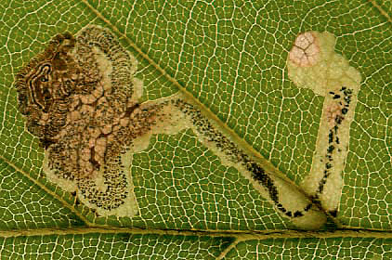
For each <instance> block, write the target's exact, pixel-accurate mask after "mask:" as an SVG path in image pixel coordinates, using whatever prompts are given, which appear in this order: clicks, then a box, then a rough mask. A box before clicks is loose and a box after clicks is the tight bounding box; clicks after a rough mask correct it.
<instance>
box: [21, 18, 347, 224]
mask: <svg viewBox="0 0 392 260" xmlns="http://www.w3.org/2000/svg"><path fill="white" fill-rule="evenodd" d="M316 38H317V37H313V38H312V37H310V36H309V35H308V36H307V37H306V41H308V42H312V39H313V40H314V39H316ZM303 42H305V40H301V43H300V42H299V43H298V46H302V45H304V43H303ZM320 46H321V45H320ZM298 55H299V54H295V55H294V56H293V57H297V58H298ZM307 55H310V56H312V55H313V56H312V57H313V58H311V59H308V61H306V62H304V61H303V59H302V60H301V58H300V61H299V62H298V61H297V63H295V65H294V66H296V67H298V66H302V65H303V66H305V65H304V64H306V66H307V67H309V68H311V66H314V64H318V62H319V61H318V60H320V59H321V58H320V57H319V56H318V54H317V51H314V52H311V53H310V54H309V53H307ZM136 67H137V61H136V60H135V58H134V57H133V56H132V55H131V54H130V53H128V52H127V51H126V50H125V49H124V48H123V47H121V45H120V43H119V42H118V40H117V39H116V37H115V36H114V35H113V34H112V33H111V32H110V31H109V30H107V29H104V28H101V27H98V26H88V27H86V28H84V29H82V30H81V31H80V32H79V33H77V34H76V35H75V37H74V36H72V35H71V34H68V33H65V34H59V35H57V36H56V37H54V39H53V40H52V41H51V42H50V43H49V46H48V47H47V48H46V49H45V51H44V52H42V53H41V54H39V55H38V56H37V57H36V58H34V59H33V60H31V61H30V62H29V63H28V64H27V65H26V66H25V67H24V68H23V69H22V70H21V71H20V72H19V74H18V75H17V81H16V84H15V85H16V88H17V90H18V101H19V110H20V111H21V113H22V114H23V115H25V117H26V127H27V130H28V131H29V132H30V133H32V134H33V135H34V136H36V137H37V138H38V139H39V141H40V144H41V146H42V147H43V148H44V149H45V160H44V172H45V173H46V174H47V176H48V178H49V179H50V180H51V181H53V182H54V183H56V184H57V185H59V186H60V187H61V188H63V189H64V190H67V191H70V192H73V193H75V192H76V194H77V196H78V198H79V200H80V201H81V202H82V203H83V204H85V205H87V206H88V207H90V208H92V209H94V210H95V211H96V212H97V214H98V215H103V216H107V215H116V216H128V217H132V216H134V215H136V214H137V213H138V206H137V201H136V198H135V195H134V193H133V183H132V176H131V174H130V166H131V164H132V158H133V154H134V153H136V152H138V151H142V150H144V149H146V148H147V147H148V144H149V140H150V137H151V135H152V134H158V133H164V134H176V133H178V132H179V131H181V130H184V129H189V128H191V129H192V130H193V131H194V132H195V133H196V135H197V136H198V138H199V139H200V140H201V141H202V142H203V144H204V145H205V146H206V147H208V148H209V149H211V150H212V151H213V152H214V153H216V154H217V155H218V156H219V157H220V158H221V161H222V163H224V164H226V165H228V166H233V167H236V168H237V169H238V171H239V172H241V173H242V174H243V176H244V177H245V178H247V179H248V180H249V181H250V182H251V183H252V184H253V186H254V187H255V189H256V190H258V191H259V192H260V193H261V194H262V195H263V196H264V197H265V198H266V199H267V200H268V201H269V202H270V203H271V204H272V205H274V207H275V208H276V209H277V211H278V212H280V213H281V215H282V216H284V217H286V218H289V219H291V220H292V222H293V223H294V224H295V225H297V226H298V227H300V228H303V229H317V228H319V227H321V226H322V225H323V224H324V223H325V221H326V216H325V214H324V213H323V212H322V211H320V209H319V208H318V206H315V205H314V204H313V203H312V202H311V201H310V200H309V199H308V198H307V197H306V196H305V195H304V194H303V193H302V192H301V191H300V190H299V189H297V188H296V187H295V185H293V184H292V183H290V182H288V181H287V180H285V179H283V178H281V177H279V176H277V175H276V174H275V173H274V172H273V171H274V170H273V169H272V170H271V168H268V167H267V168H266V167H264V165H263V163H262V162H260V160H258V159H257V158H254V157H253V156H251V155H248V154H247V153H246V152H245V151H244V150H243V149H242V148H241V147H239V146H238V145H237V144H236V143H235V142H233V141H232V140H231V139H230V138H229V137H227V136H230V135H226V134H224V132H225V130H224V129H221V128H220V127H219V126H218V125H217V124H215V123H214V122H213V121H211V120H210V119H208V118H207V117H206V116H204V114H203V113H202V112H201V110H199V109H198V108H197V106H195V105H193V104H192V103H191V102H190V101H186V100H185V99H184V98H183V97H182V96H180V95H179V94H177V95H173V96H171V97H166V98H161V99H158V100H154V101H148V102H144V103H140V102H138V100H139V98H140V96H141V92H142V83H141V82H140V81H138V80H137V79H136V78H135V77H134V73H135V71H136ZM349 89H351V88H347V89H342V88H339V89H337V90H336V91H335V90H334V91H335V92H336V95H338V94H340V95H342V105H341V106H345V105H346V103H347V102H345V99H344V98H345V96H343V95H345V93H346V94H347V97H349V98H351V97H352V96H353V95H354V94H353V93H354V92H350V91H349ZM331 91H332V90H331ZM338 91H340V92H341V93H340V92H339V93H338ZM332 99H333V98H332ZM333 100H336V99H333ZM342 109H343V107H342ZM326 113H327V112H326ZM343 114H344V112H343V110H341V112H339V107H338V108H336V107H332V106H331V107H330V108H329V110H328V116H329V118H330V120H329V121H331V122H332V123H331V126H334V123H333V121H334V118H335V117H337V115H340V116H341V117H342V118H343ZM345 115H346V114H345ZM347 115H348V116H349V115H350V114H347ZM326 116H327V115H326ZM342 120H343V119H342ZM342 120H341V121H342ZM345 120H346V119H345ZM343 121H344V120H343ZM346 121H347V120H346ZM332 131H334V130H333V129H332ZM337 133H338V132H336V131H335V132H333V133H332V134H333V138H335V139H336V137H337ZM339 133H340V132H339ZM335 139H334V140H335ZM334 142H335V141H334ZM335 143H336V142H335ZM332 152H333V151H331V153H332Z"/></svg>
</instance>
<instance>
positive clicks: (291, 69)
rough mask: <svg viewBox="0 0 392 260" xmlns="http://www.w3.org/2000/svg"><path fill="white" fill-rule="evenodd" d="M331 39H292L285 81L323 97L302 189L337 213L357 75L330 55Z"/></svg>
mask: <svg viewBox="0 0 392 260" xmlns="http://www.w3.org/2000/svg"><path fill="white" fill-rule="evenodd" d="M335 42H336V38H335V36H334V35H333V34H331V33H328V32H323V33H319V32H305V33H302V34H300V35H298V36H297V39H296V40H295V42H294V45H293V48H292V49H291V51H290V53H289V55H288V59H287V69H288V75H289V78H290V79H291V80H292V81H293V82H294V83H295V85H296V86H297V87H300V88H309V89H311V90H312V91H313V92H314V93H315V94H316V95H320V96H323V97H324V104H323V109H322V115H321V119H320V126H319V132H318V135H317V142H316V145H315V152H314V155H313V160H312V167H311V171H310V173H309V174H308V175H307V176H306V178H305V179H304V180H303V182H302V184H301V187H302V188H303V189H304V190H305V191H306V192H307V193H308V194H309V195H310V196H311V197H312V198H313V199H314V200H315V201H316V202H319V203H320V204H321V206H322V208H323V209H324V210H326V211H328V212H332V214H333V215H335V214H337V209H338V204H339V201H340V197H341V192H342V187H343V178H342V173H343V170H344V167H345V161H346V157H347V151H348V145H349V128H350V125H351V122H352V120H353V117H354V111H355V106H356V103H357V95H358V91H359V88H360V84H361V75H360V73H359V72H358V71H357V70H356V69H355V68H354V67H352V66H350V64H349V61H348V60H347V59H346V58H345V57H343V56H342V55H340V54H338V53H336V52H335V50H334V48H335Z"/></svg>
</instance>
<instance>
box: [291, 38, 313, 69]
mask: <svg viewBox="0 0 392 260" xmlns="http://www.w3.org/2000/svg"><path fill="white" fill-rule="evenodd" d="M319 54H320V47H319V44H318V41H317V37H316V36H315V35H314V33H313V32H305V33H301V34H300V35H298V36H297V38H296V39H295V42H294V46H293V48H292V49H291V51H290V53H289V59H290V61H292V62H293V63H295V64H297V65H298V66H299V67H311V66H313V65H315V64H316V63H317V61H318V58H319Z"/></svg>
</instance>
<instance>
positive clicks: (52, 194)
mask: <svg viewBox="0 0 392 260" xmlns="http://www.w3.org/2000/svg"><path fill="white" fill-rule="evenodd" d="M390 15H392V3H391V1H381V0H380V1H365V0H363V1H359V0H356V1H282V0H281V1H248V2H243V1H211V2H208V1H189V2H187V1H168V2H166V1H138V2H133V1H93V0H90V1H88V0H83V1H77V0H75V1H71V0H67V1H41V0H36V1H22V0H3V1H1V2H0V59H1V60H2V64H1V68H0V74H1V79H2V80H1V86H0V90H1V92H0V95H1V98H0V107H1V111H2V113H0V122H1V127H0V169H1V171H0V175H1V178H0V180H1V181H0V256H1V259H22V258H24V259H30V258H31V259H60V258H72V257H74V259H100V258H104V259H106V258H113V259H122V258H124V257H132V258H135V259H214V258H219V259H254V258H256V257H260V258H268V259H275V258H279V259H281V258H288V259H304V258H314V257H324V258H326V259H329V258H331V259H334V258H336V257H338V258H341V259H352V258H359V259H363V258H369V259H382V258H385V259H389V258H392V254H391V251H392V233H391V230H392V225H391V223H392V205H391V204H392V192H391V189H392V117H391V112H392V91H391V76H390V74H391V73H390V71H391V67H392V65H391V64H392V43H391V38H392V26H391V22H392V18H391V16H390ZM87 24H99V25H101V26H104V27H107V28H109V29H111V30H112V31H113V32H114V33H115V34H117V35H118V37H120V39H121V42H122V45H123V46H124V47H126V48H127V49H128V50H129V51H131V52H132V53H133V54H134V55H135V57H136V58H137V59H138V61H139V66H138V71H137V74H136V77H138V78H139V79H142V80H143V82H144V95H143V97H142V98H143V100H152V99H157V98H160V97H164V96H169V95H171V94H173V93H176V92H177V91H179V88H180V89H181V90H180V91H183V92H184V91H185V92H186V93H188V94H191V95H192V96H193V97H194V98H195V99H196V100H198V101H199V102H200V103H202V104H203V105H204V106H205V107H206V108H207V109H208V110H209V111H211V112H212V113H213V114H215V115H216V116H217V117H218V118H219V120H220V121H221V123H223V124H225V125H226V126H227V127H228V128H229V129H231V130H233V131H234V132H235V133H236V134H237V135H238V136H239V137H240V138H242V139H243V140H245V141H246V142H247V143H248V144H249V145H251V146H252V147H253V148H254V149H255V150H256V151H257V152H258V153H259V154H260V155H262V156H263V157H265V158H266V159H267V160H269V161H270V162H271V163H272V164H273V165H275V166H276V167H277V168H278V169H279V170H280V171H282V172H283V173H285V174H286V175H287V176H288V177H289V178H290V179H292V180H293V181H294V182H295V183H296V184H299V183H300V182H301V181H302V180H303V178H304V177H305V176H306V175H307V173H308V172H309V170H310V167H311V163H312V156H313V152H314V149H315V141H316V137H317V131H318V126H319V119H320V115H321V109H322V103H323V98H322V97H320V96H317V95H315V94H314V93H313V92H312V91H311V90H308V89H300V88H298V87H297V86H295V85H294V83H293V82H292V81H291V80H290V79H289V78H288V75H287V69H286V59H287V55H288V52H289V50H290V49H291V47H292V44H293V41H294V40H295V38H296V36H297V35H298V34H299V33H301V32H305V31H319V32H322V31H328V32H330V33H332V34H334V35H335V36H336V39H337V42H336V46H335V51H336V52H337V53H339V54H341V55H343V56H344V57H345V58H346V59H348V60H349V63H350V66H352V67H354V68H355V69H356V70H358V71H359V72H360V73H361V76H362V79H363V80H362V84H361V89H360V92H359V95H358V105H357V107H356V111H355V118H354V121H353V123H352V125H351V128H350V143H349V153H348V157H347V160H346V167H345V170H344V173H343V179H344V187H343V191H342V199H341V203H340V205H339V213H338V216H337V221H338V222H339V223H341V226H340V229H339V230H334V229H333V227H328V225H327V228H326V229H325V230H323V231H316V232H305V231H298V230H296V228H295V226H294V225H293V224H292V223H291V222H290V221H289V220H288V219H286V218H283V217H281V216H280V214H278V212H276V210H275V209H274V207H273V206H272V205H271V204H270V203H269V202H268V201H267V200H266V199H264V198H263V197H261V195H260V194H259V193H258V192H257V191H255V190H254V188H253V187H252V185H251V184H250V183H249V181H247V180H246V179H245V178H244V177H243V176H242V175H241V173H239V172H238V171H237V170H236V169H235V168H233V167H226V166H224V165H223V164H222V163H221V161H220V158H219V157H217V156H216V155H215V154H214V153H213V152H211V151H210V150H208V148H207V147H205V146H203V144H202V143H201V142H200V141H199V140H198V139H197V137H196V135H195V133H193V132H192V131H191V130H185V131H182V132H180V133H178V134H176V135H156V136H153V138H152V140H151V142H150V146H149V147H148V148H147V150H145V151H143V152H140V153H137V154H135V155H134V159H133V164H132V168H131V172H132V175H133V180H134V184H135V193H136V196H137V199H138V202H139V207H140V214H139V216H137V217H134V218H132V219H129V218H115V217H109V218H95V216H94V215H93V214H92V213H90V212H89V211H88V209H87V208H85V207H83V206H82V205H76V204H75V201H74V198H73V197H72V196H71V195H70V194H68V193H66V192H64V191H62V190H61V189H60V188H58V187H56V186H55V185H54V184H52V183H50V182H49V181H47V180H46V179H45V175H44V173H43V172H42V161H43V149H42V148H40V147H39V146H38V142H37V139H36V138H34V137H33V136H32V135H30V134H29V133H28V132H27V131H25V129H24V118H23V117H22V115H21V114H20V113H19V112H18V110H17V102H16V96H17V93H16V89H14V88H13V87H12V86H13V81H14V76H15V74H16V73H17V71H18V70H19V69H20V68H21V67H22V66H23V64H25V63H27V62H28V61H29V60H30V59H31V58H32V57H34V56H35V55H36V54H37V53H39V52H41V51H42V50H43V49H44V48H45V46H46V43H47V42H48V41H49V40H50V39H51V38H52V37H53V36H54V35H56V34H57V33H63V32H65V31H69V32H71V33H76V32H77V31H79V30H80V29H81V28H83V27H84V26H86V25H87Z"/></svg>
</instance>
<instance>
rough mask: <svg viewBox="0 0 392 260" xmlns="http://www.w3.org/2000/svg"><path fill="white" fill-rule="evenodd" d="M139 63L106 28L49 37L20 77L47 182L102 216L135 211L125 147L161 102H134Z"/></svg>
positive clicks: (18, 85) (143, 130) (150, 121)
mask: <svg viewBox="0 0 392 260" xmlns="http://www.w3.org/2000/svg"><path fill="white" fill-rule="evenodd" d="M136 66H137V62H136V60H135V58H134V57H132V56H131V55H130V54H129V53H128V52H127V51H126V50H125V49H124V48H123V47H121V45H120V44H119V42H118V40H117V39H116V37H115V36H114V35H113V34H112V33H111V32H110V31H109V30H107V29H104V28H101V27H98V26H88V27H86V28H84V29H83V30H81V31H80V32H79V33H78V34H77V35H76V37H74V36H72V35H71V34H69V33H65V34H59V35H57V36H55V37H54V38H53V40H52V41H51V42H50V43H49V46H48V47H47V48H46V49H45V51H44V52H42V53H41V54H39V55H38V56H37V57H35V58H34V59H33V60H31V61H30V62H29V63H28V64H27V65H26V66H25V67H24V68H23V69H22V70H21V71H20V73H19V74H18V75H17V81H16V88H17V90H18V101H19V110H20V111H21V113H22V114H23V115H25V116H26V119H27V122H26V127H27V130H28V131H29V132H30V133H32V134H33V135H34V136H36V137H38V138H39V140H40V144H41V146H42V147H43V148H45V162H44V164H45V165H44V169H45V172H46V173H47V174H48V177H49V178H50V179H52V180H53V181H54V182H56V183H58V184H59V185H60V186H62V188H63V189H65V190H68V191H77V194H78V197H79V199H80V200H81V201H82V202H84V203H85V204H86V205H88V206H89V207H91V208H94V209H96V210H97V213H99V214H100V215H109V214H114V213H115V214H116V215H119V216H123V215H124V216H132V215H135V214H136V213H137V211H138V210H137V202H136V199H135V197H134V195H133V186H132V185H133V184H132V181H131V175H130V174H129V167H126V166H127V165H126V162H125V161H126V160H127V159H126V155H125V152H126V147H127V146H129V145H131V143H132V140H134V139H135V138H136V137H138V136H141V135H143V134H145V133H146V132H148V131H150V129H151V127H152V126H153V125H154V123H155V121H156V118H157V116H158V112H159V110H160V105H151V104H150V105H147V106H146V105H144V104H139V103H138V102H137V99H138V98H139V97H140V95H141V93H138V92H140V86H138V84H140V83H139V81H136V80H135V79H134V76H133V73H134V72H135V71H136Z"/></svg>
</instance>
